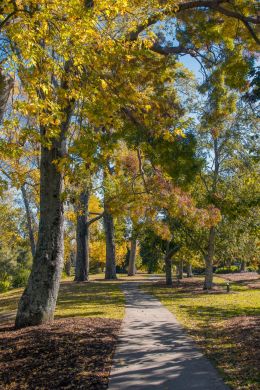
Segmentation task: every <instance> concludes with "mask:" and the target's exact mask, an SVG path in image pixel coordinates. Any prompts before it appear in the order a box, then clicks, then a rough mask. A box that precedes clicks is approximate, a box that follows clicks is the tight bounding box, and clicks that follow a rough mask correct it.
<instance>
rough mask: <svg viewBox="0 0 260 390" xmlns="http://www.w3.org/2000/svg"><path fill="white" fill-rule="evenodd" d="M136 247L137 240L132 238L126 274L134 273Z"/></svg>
mask: <svg viewBox="0 0 260 390" xmlns="http://www.w3.org/2000/svg"><path fill="white" fill-rule="evenodd" d="M136 249H137V240H136V239H135V238H132V240H131V249H130V257H129V265H128V276H134V275H135V273H136V267H135V260H136Z"/></svg>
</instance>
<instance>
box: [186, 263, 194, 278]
mask: <svg viewBox="0 0 260 390" xmlns="http://www.w3.org/2000/svg"><path fill="white" fill-rule="evenodd" d="M192 276H193V275H192V265H191V264H188V265H187V277H188V278H191V277H192Z"/></svg>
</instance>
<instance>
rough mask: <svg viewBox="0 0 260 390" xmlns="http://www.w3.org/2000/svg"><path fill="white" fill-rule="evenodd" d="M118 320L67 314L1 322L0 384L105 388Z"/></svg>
mask: <svg viewBox="0 0 260 390" xmlns="http://www.w3.org/2000/svg"><path fill="white" fill-rule="evenodd" d="M119 327H120V321H119V320H111V319H102V318H95V319H93V318H72V319H71V318H70V319H62V320H56V321H54V323H53V324H52V325H44V326H43V325H42V326H39V327H30V328H26V329H22V330H16V331H15V330H14V329H13V328H12V327H10V326H6V325H1V326H0V346H1V347H0V351H1V354H0V383H1V389H5V390H14V389H15V390H18V389H19V390H20V389H32V390H33V389H42V390H43V389H44V390H49V389H89V390H92V389H95V390H96V389H106V388H107V383H108V378H109V370H110V366H111V361H112V354H113V351H114V348H115V344H116V335H117V333H118V330H119Z"/></svg>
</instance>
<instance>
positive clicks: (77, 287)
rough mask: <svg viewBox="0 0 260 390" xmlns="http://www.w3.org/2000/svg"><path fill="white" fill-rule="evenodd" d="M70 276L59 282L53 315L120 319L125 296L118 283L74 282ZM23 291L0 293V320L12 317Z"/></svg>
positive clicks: (58, 316)
mask: <svg viewBox="0 0 260 390" xmlns="http://www.w3.org/2000/svg"><path fill="white" fill-rule="evenodd" d="M99 276H101V275H98V277H99ZM95 278H96V275H95V276H91V279H92V280H93V279H95ZM70 279H71V278H68V279H67V280H65V281H62V283H61V287H60V291H59V297H58V302H57V307H56V311H55V318H67V317H101V318H112V319H122V318H123V316H124V295H123V293H122V291H121V289H120V286H119V283H118V282H94V281H91V282H89V283H75V282H73V281H72V280H70ZM22 291H23V289H22V288H19V289H13V290H10V291H8V292H6V293H2V294H0V319H1V318H2V320H4V319H13V317H14V315H15V311H16V309H17V305H18V301H19V298H20V296H21V294H22Z"/></svg>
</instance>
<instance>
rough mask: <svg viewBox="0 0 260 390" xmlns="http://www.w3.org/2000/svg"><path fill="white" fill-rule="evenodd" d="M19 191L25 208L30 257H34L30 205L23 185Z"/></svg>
mask: <svg viewBox="0 0 260 390" xmlns="http://www.w3.org/2000/svg"><path fill="white" fill-rule="evenodd" d="M21 191H22V196H23V202H24V207H25V212H26V219H27V228H28V234H29V239H30V245H31V252H32V257H34V256H35V241H34V233H33V227H32V225H33V224H32V213H31V210H30V205H29V201H28V197H27V192H26V188H25V185H22V187H21Z"/></svg>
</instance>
